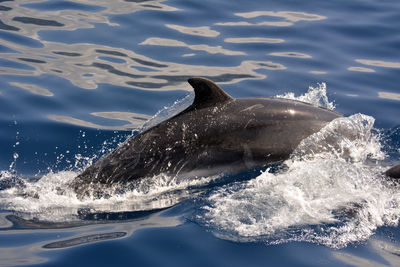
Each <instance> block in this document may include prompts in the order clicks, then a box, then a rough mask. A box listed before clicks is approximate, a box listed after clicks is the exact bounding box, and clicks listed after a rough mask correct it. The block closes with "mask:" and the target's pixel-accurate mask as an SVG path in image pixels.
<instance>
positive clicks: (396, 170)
mask: <svg viewBox="0 0 400 267" xmlns="http://www.w3.org/2000/svg"><path fill="white" fill-rule="evenodd" d="M385 175H386V176H388V177H390V178H395V179H400V163H398V164H397V165H395V166H393V167H392V168H390V169H389V170H387V171H386V172H385Z"/></svg>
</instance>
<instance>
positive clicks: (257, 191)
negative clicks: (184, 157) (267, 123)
mask: <svg viewBox="0 0 400 267" xmlns="http://www.w3.org/2000/svg"><path fill="white" fill-rule="evenodd" d="M192 76H201V77H206V78H209V79H211V80H213V81H215V82H216V83H217V84H218V85H220V86H221V87H222V88H224V90H225V91H226V92H227V93H229V94H230V95H231V96H233V97H258V96H260V97H284V98H292V99H297V100H301V101H305V102H309V103H311V104H314V105H321V106H324V107H326V108H329V109H334V110H335V111H337V112H339V113H342V114H344V115H345V117H343V118H340V119H337V120H334V121H332V122H331V123H330V124H328V125H327V126H326V127H324V128H323V129H322V130H321V131H320V132H318V133H316V134H314V135H312V136H310V137H309V138H307V139H305V140H303V142H302V143H301V144H300V145H299V147H298V148H297V149H296V150H295V151H294V153H293V154H292V155H291V157H290V159H288V160H287V161H285V162H284V163H282V165H280V166H276V165H273V166H266V167H265V168H262V169H258V170H250V171H248V172H246V173H241V174H238V175H230V176H227V175H223V174H221V175H217V176H215V177H202V178H201V179H200V178H199V179H193V180H186V181H180V180H179V179H175V177H166V176H159V177H152V178H151V179H150V178H149V179H145V180H144V181H143V183H142V185H141V186H140V187H137V188H133V189H132V188H131V189H130V190H126V191H125V192H119V193H114V194H110V195H108V196H107V197H105V198H101V199H91V198H87V199H83V200H80V199H78V198H77V197H76V195H75V193H74V192H73V191H72V190H71V189H70V188H69V187H68V183H69V182H70V181H72V180H73V179H74V177H75V176H76V175H77V174H79V173H80V172H81V171H82V170H83V169H84V168H85V167H86V166H88V165H89V164H90V163H91V162H94V161H96V160H97V159H98V158H100V157H101V156H103V155H105V154H107V153H108V152H110V151H111V150H112V149H114V148H116V147H117V146H118V144H120V143H121V142H123V141H124V140H125V139H126V138H128V137H130V136H131V135H135V134H137V133H138V132H140V131H141V130H143V129H144V128H146V127H151V125H154V124H156V123H157V122H160V121H162V120H165V119H166V118H168V117H169V116H171V115H173V114H176V113H177V112H179V111H180V110H182V109H184V108H185V107H187V106H188V105H190V104H191V101H192V100H193V91H192V89H191V87H190V85H189V84H188V83H187V79H188V78H189V77H192ZM399 84H400V1H398V0H381V1H378V0H332V1H317V0H308V1H290V0H283V1H282V0H279V1H278V0H274V1H261V0H254V1H245V0H238V1H229V0H213V1H211V0H204V1H195V0H187V1H182V0H181V1H178V0H176V1H173V0H171V1H155V0H142V1H141V0H124V1H123V0H113V1H107V0H97V1H94V0H93V1H91V0H76V1H73V0H71V1H56V0H54V1H44V0H30V1H27V0H18V1H16V0H15V1H13V0H0V266H163V267H166V266H229V267H238V266H246V267H251V266H292V267H293V266H319V267H321V266H322V267H324V266H363V267H365V266H400V256H399V255H400V228H399V226H398V224H399V220H400V186H399V185H398V184H396V183H393V182H391V181H388V180H387V179H385V178H384V177H383V175H382V172H383V171H384V170H386V169H387V168H389V166H391V165H393V164H395V163H396V162H398V161H400V86H399ZM226 134H227V135H229V132H227V133H226ZM327 140H329V143H328V142H327ZM282 166H283V167H282ZM282 169H283V170H282Z"/></svg>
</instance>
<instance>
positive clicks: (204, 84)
mask: <svg viewBox="0 0 400 267" xmlns="http://www.w3.org/2000/svg"><path fill="white" fill-rule="evenodd" d="M188 82H189V84H190V85H191V86H192V87H193V89H194V101H193V104H192V105H191V106H190V109H199V108H205V107H210V106H213V105H215V104H217V103H222V102H226V101H229V100H232V99H233V98H232V97H231V96H230V95H228V94H227V93H225V91H224V90H222V89H221V87H219V86H218V85H216V84H215V83H213V82H212V81H210V80H207V79H204V78H199V77H193V78H190V79H189V80H188Z"/></svg>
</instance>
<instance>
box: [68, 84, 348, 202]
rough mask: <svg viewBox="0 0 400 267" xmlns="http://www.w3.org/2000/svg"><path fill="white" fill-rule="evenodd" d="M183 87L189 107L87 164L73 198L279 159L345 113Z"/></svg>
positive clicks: (202, 87)
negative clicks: (107, 186)
mask: <svg viewBox="0 0 400 267" xmlns="http://www.w3.org/2000/svg"><path fill="white" fill-rule="evenodd" d="M188 82H189V84H190V85H191V86H192V87H193V89H194V92H195V97H194V101H193V103H192V105H191V106H189V107H188V108H186V109H185V110H184V111H182V112H181V113H179V114H177V115H175V116H173V117H171V118H169V119H167V120H165V121H163V122H161V123H159V124H158V125H155V126H154V127H152V128H150V129H147V130H145V131H143V132H142V133H140V134H138V135H136V136H134V137H132V138H130V139H128V140H127V141H125V142H124V143H123V144H122V145H120V146H119V147H118V148H117V149H115V150H114V151H112V152H111V153H110V154H108V155H106V156H104V157H103V158H101V159H100V160H98V161H97V162H96V163H94V164H93V165H91V166H89V167H88V168H87V169H86V170H85V171H83V172H82V173H81V174H80V175H78V176H77V177H76V178H75V179H74V180H73V181H72V183H71V186H72V188H73V189H74V190H75V192H76V193H77V195H78V196H79V195H80V196H82V195H89V194H90V190H91V189H92V190H93V188H96V186H101V185H104V184H115V183H126V182H131V181H135V180H138V179H141V178H144V177H153V176H155V175H159V174H166V175H170V176H176V175H179V176H190V177H200V176H206V175H215V174H220V173H226V174H228V173H239V172H242V171H245V170H249V169H252V168H257V167H262V166H264V165H266V164H268V163H273V162H279V161H282V160H285V159H287V158H288V157H289V155H290V154H291V153H292V152H293V150H294V149H295V148H296V147H297V146H298V144H299V143H300V141H301V140H303V139H304V138H306V137H308V136H309V135H311V134H313V133H315V132H318V131H319V130H320V129H321V128H322V127H323V126H325V125H326V124H327V123H329V122H330V121H332V120H333V119H335V118H338V117H340V116H342V115H341V114H339V113H336V112H334V111H331V110H328V109H326V108H322V107H316V106H313V105H311V104H308V103H303V102H300V101H295V100H288V99H280V98H233V97H231V96H229V95H228V94H227V93H225V92H224V91H223V90H222V89H221V88H220V87H219V86H218V85H216V84H215V83H213V82H212V81H209V80H207V79H204V78H190V79H189V80H188Z"/></svg>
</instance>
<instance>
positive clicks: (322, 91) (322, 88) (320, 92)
mask: <svg viewBox="0 0 400 267" xmlns="http://www.w3.org/2000/svg"><path fill="white" fill-rule="evenodd" d="M276 97H280V98H286V99H293V100H299V101H303V102H306V103H310V104H312V105H314V106H321V107H324V108H327V109H331V110H333V109H335V104H334V103H333V102H329V100H328V96H327V95H326V83H320V84H318V86H317V87H312V86H309V87H308V91H307V93H305V94H304V95H301V96H297V97H296V96H295V95H294V93H293V92H289V93H285V94H283V95H277V96H276Z"/></svg>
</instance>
